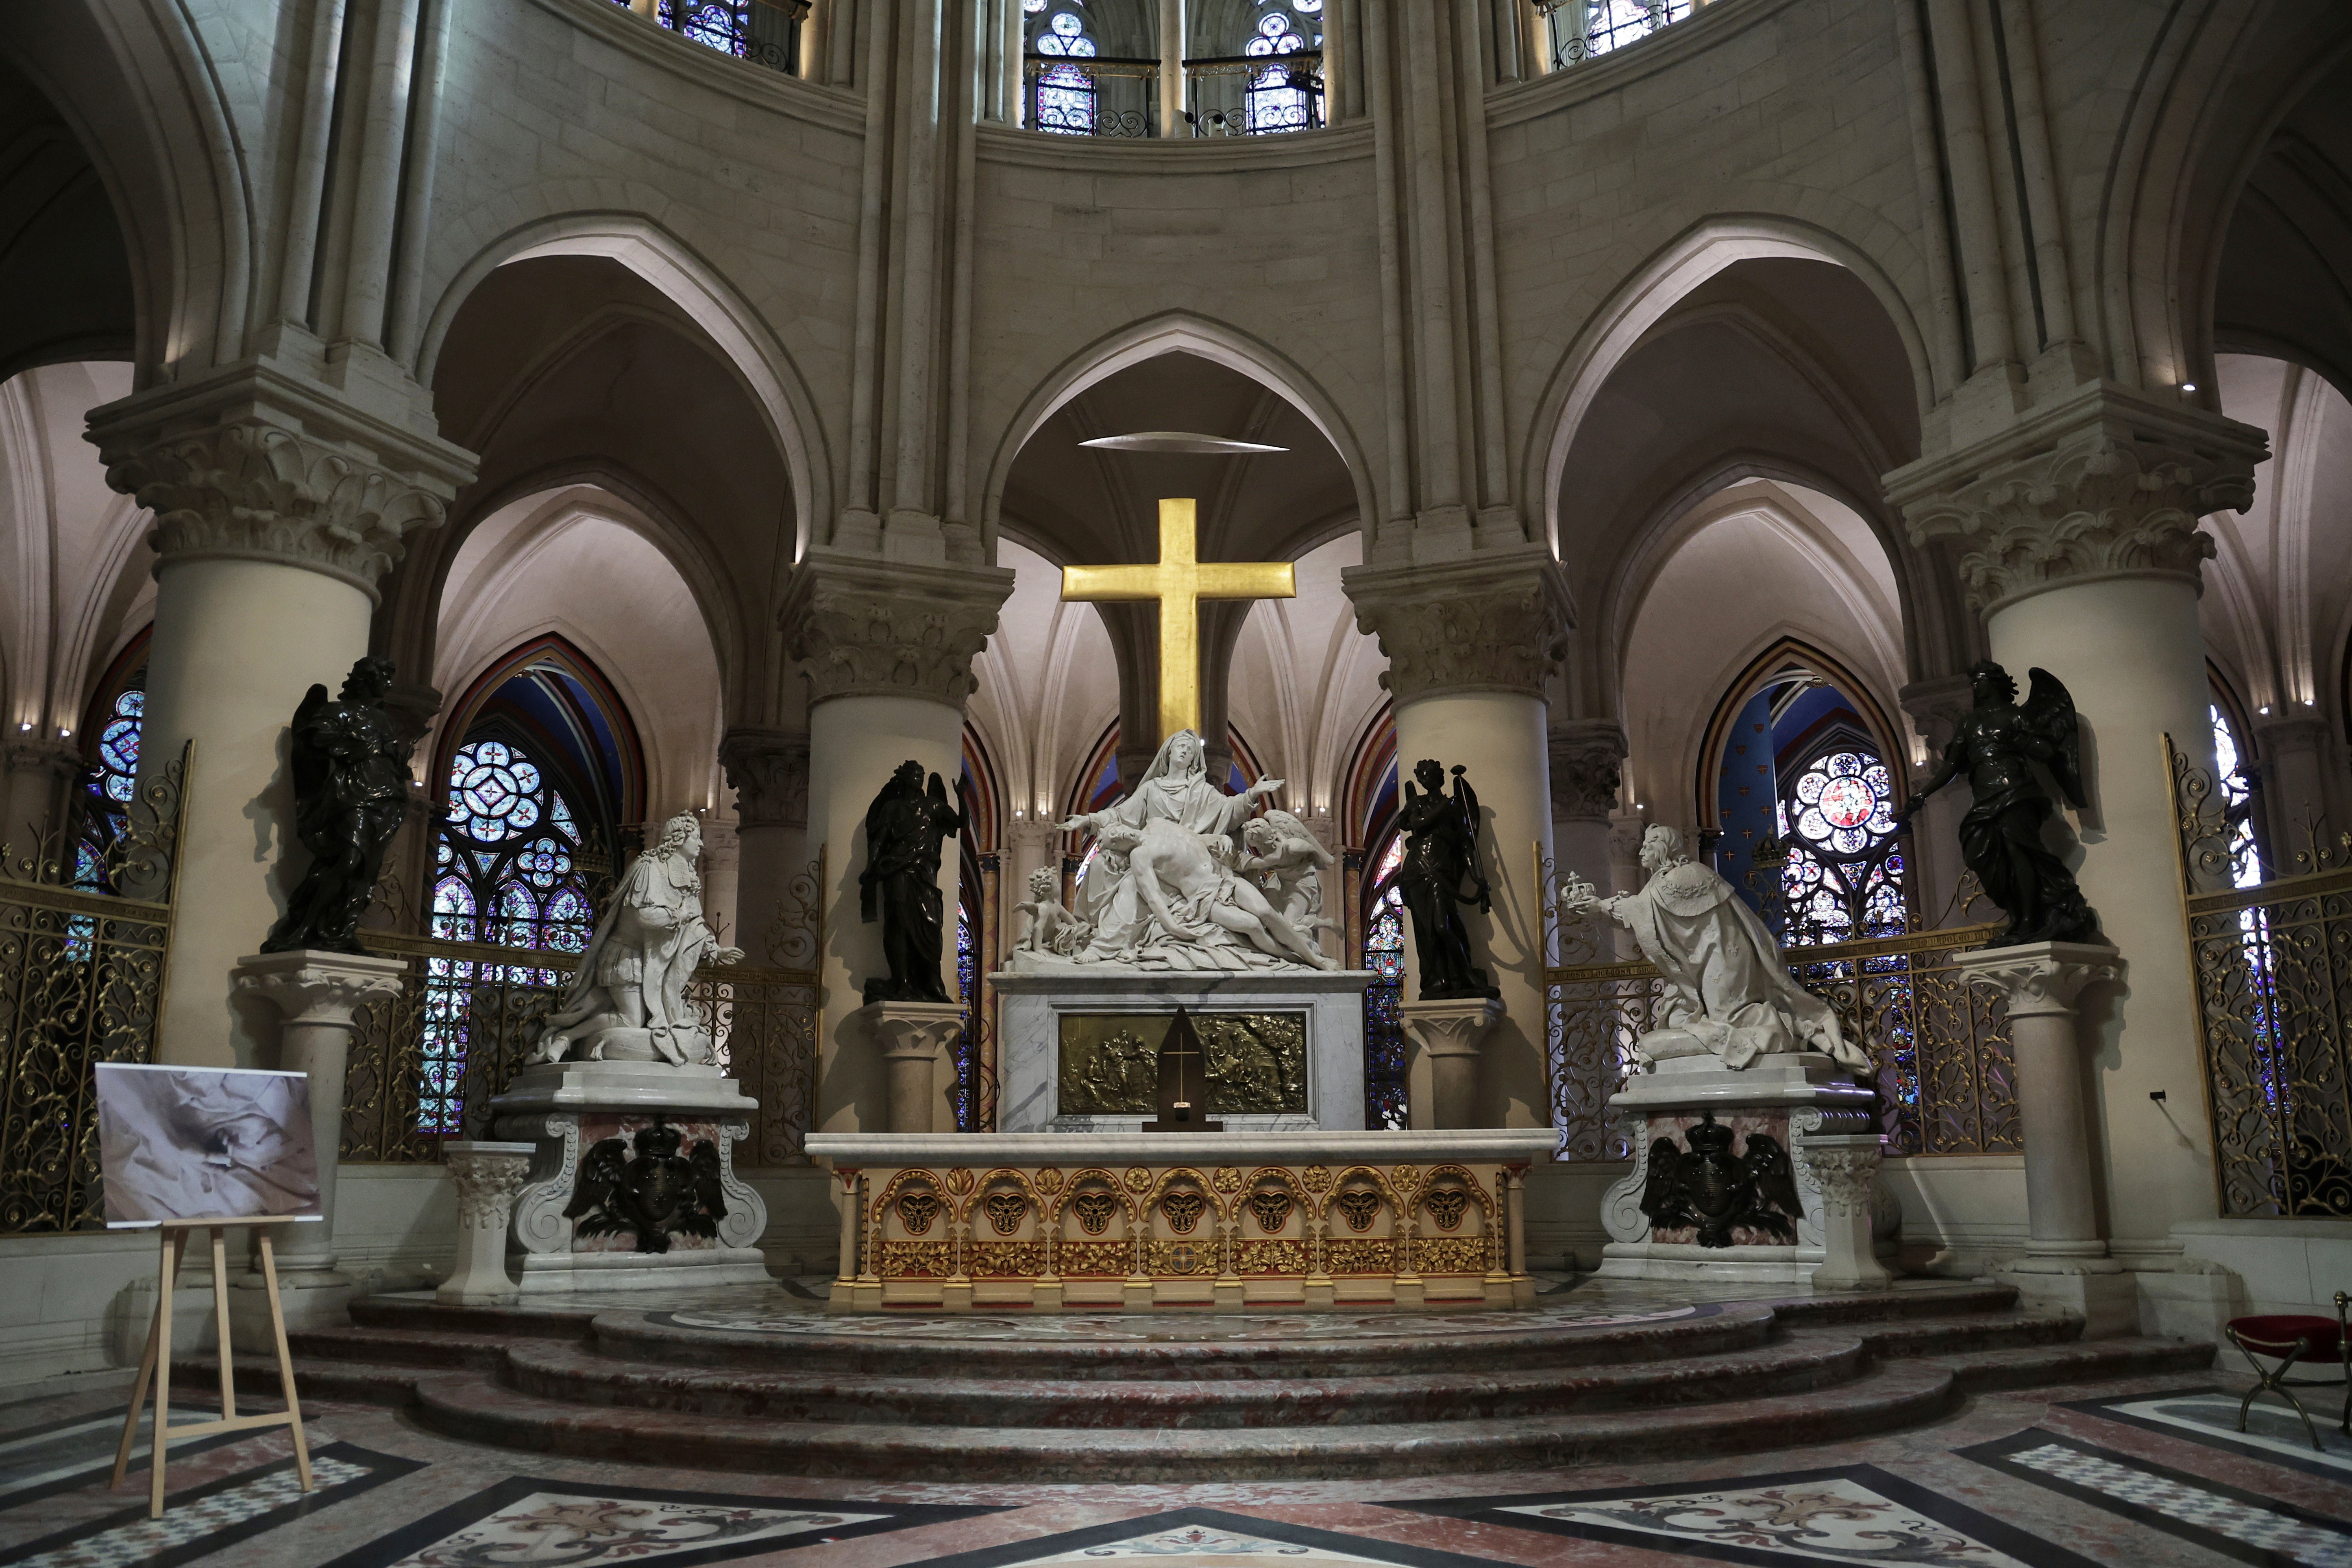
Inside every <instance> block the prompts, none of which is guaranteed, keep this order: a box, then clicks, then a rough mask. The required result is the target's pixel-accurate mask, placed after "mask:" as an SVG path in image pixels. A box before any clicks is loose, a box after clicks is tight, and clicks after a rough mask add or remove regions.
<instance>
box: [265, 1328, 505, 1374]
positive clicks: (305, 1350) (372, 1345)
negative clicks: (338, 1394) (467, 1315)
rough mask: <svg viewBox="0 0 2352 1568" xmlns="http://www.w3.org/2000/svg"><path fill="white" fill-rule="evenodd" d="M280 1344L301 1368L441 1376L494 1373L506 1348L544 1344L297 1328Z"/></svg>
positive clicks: (498, 1337) (496, 1337)
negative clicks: (365, 1366) (407, 1370)
mask: <svg viewBox="0 0 2352 1568" xmlns="http://www.w3.org/2000/svg"><path fill="white" fill-rule="evenodd" d="M286 1342H287V1344H288V1345H289V1347H290V1348H291V1349H292V1350H293V1352H294V1353H295V1355H296V1356H298V1357H299V1358H301V1359H302V1360H303V1361H304V1362H305V1363H308V1362H311V1361H317V1362H325V1363H352V1362H359V1363H375V1364H379V1365H386V1366H429V1367H438V1368H441V1369H443V1370H445V1371H446V1370H451V1369H455V1368H457V1367H465V1368H468V1369H470V1370H473V1371H477V1372H492V1373H494V1372H496V1371H498V1370H499V1368H500V1367H501V1366H503V1365H505V1364H506V1354H507V1348H508V1347H509V1345H513V1344H518V1343H522V1344H544V1343H548V1341H545V1340H536V1339H530V1340H517V1339H514V1338H511V1337H509V1336H507V1335H504V1334H459V1333H447V1334H443V1333H435V1332H433V1331H431V1330H428V1329H300V1330H291V1331H288V1333H287V1335H286ZM306 1370H307V1367H306Z"/></svg>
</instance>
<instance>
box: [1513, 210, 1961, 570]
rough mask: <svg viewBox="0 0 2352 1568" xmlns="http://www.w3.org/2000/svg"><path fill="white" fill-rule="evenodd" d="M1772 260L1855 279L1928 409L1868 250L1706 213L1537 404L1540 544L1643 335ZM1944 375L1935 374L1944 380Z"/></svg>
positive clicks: (1900, 321)
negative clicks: (1821, 267) (1729, 274)
mask: <svg viewBox="0 0 2352 1568" xmlns="http://www.w3.org/2000/svg"><path fill="white" fill-rule="evenodd" d="M1764 258H1779V259H1786V260H1798V261H1823V262H1827V263H1829V264H1830V265H1832V266H1833V267H1839V268H1844V269H1845V270H1846V271H1848V272H1850V273H1852V274H1853V276H1854V277H1855V278H1856V279H1859V280H1860V281H1861V283H1862V284H1863V286H1864V287H1865V288H1867V289H1869V290H1870V291H1871V293H1872V295H1873V296H1874V297H1875V298H1876V299H1877V300H1878V302H1879V304H1880V305H1881V306H1882V307H1884V308H1885V311H1886V315H1887V319H1888V320H1889V321H1890V322H1891V323H1892V324H1893V325H1894V328H1895V335H1896V336H1897V337H1899V338H1900V339H1901V340H1902V342H1903V353H1904V358H1905V359H1906V362H1908V363H1909V365H1910V369H1911V380H1912V391H1913V395H1915V396H1916V398H1917V399H1918V405H1919V409H1920V411H1921V412H1922V413H1925V412H1926V411H1927V410H1928V409H1929V408H1931V407H1933V406H1934V405H1935V402H1936V397H1937V384H1938V380H1939V377H1938V375H1937V367H1936V366H1935V364H1934V362H1933V360H1932V358H1931V356H1930V355H1929V353H1928V352H1927V340H1926V338H1925V336H1924V335H1923V334H1922V333H1921V332H1920V330H1919V323H1918V321H1917V320H1916V318H1915V317H1914V316H1913V314H1912V311H1911V306H1910V302H1909V301H1908V300H1906V299H1905V298H1904V296H1903V291H1902V290H1901V289H1897V288H1896V287H1895V282H1894V280H1893V279H1890V278H1888V277H1887V275H1886V273H1885V270H1884V269H1883V268H1881V267H1880V266H1879V265H1878V263H1877V262H1876V261H1875V260H1874V259H1873V258H1871V257H1870V256H1869V255H1868V254H1867V253H1865V252H1864V251H1863V250H1862V249H1860V248H1859V247H1856V246H1854V245H1853V244H1852V243H1850V242H1849V241H1847V240H1845V239H1843V238H1842V237H1839V236H1837V235H1835V234H1832V232H1830V231H1829V230H1827V229H1824V228H1820V227H1817V226H1814V225H1811V224H1808V223H1802V222H1800V221H1798V220H1796V219H1794V218H1787V217H1779V216H1769V215H1748V216H1723V217H1715V218H1709V219H1706V220H1705V221H1704V222H1701V223H1699V224H1697V225H1696V226H1693V227H1691V228H1690V229H1688V230H1686V231H1685V232H1684V233H1683V234H1682V235H1681V236H1680V237H1678V238H1676V239H1675V240H1673V241H1672V242H1671V243H1669V244H1668V245H1666V246H1665V247H1664V248H1662V249H1661V250H1659V251H1658V252H1657V254H1656V255H1654V256H1653V257H1652V258H1650V259H1649V261H1648V262H1646V263H1644V264H1643V267H1642V268H1641V269H1640V270H1638V271H1637V272H1635V273H1634V275H1633V277H1631V278H1629V279H1626V281H1625V282H1624V283H1623V284H1622V285H1621V286H1619V288H1618V289H1617V290H1616V291H1615V292H1614V293H1612V295H1610V297H1609V299H1608V300H1607V301H1606V302H1604V303H1603V304H1602V306H1601V309H1600V310H1598V311H1596V312H1594V314H1593V317H1592V319H1591V321H1588V322H1586V323H1585V326H1584V330H1583V331H1580V332H1579V333H1578V334H1577V337H1576V341H1575V342H1572V343H1571V344H1570V346H1569V350H1568V353H1566V354H1565V355H1563V356H1562V357H1561V360H1560V363H1559V365H1558V367H1557V368H1555V369H1554V371H1553V372H1552V374H1551V379H1550V381H1549V383H1548V384H1546V386H1545V389H1544V394H1543V397H1542V399H1541V400H1540V401H1539V402H1538V405H1537V413H1536V419H1535V424H1534V426H1533V430H1534V437H1533V438H1532V439H1530V440H1529V441H1528V452H1527V467H1526V469H1525V473H1524V476H1523V482H1522V484H1521V493H1522V494H1524V495H1527V496H1529V497H1536V498H1540V504H1541V506H1542V515H1543V520H1544V534H1545V539H1546V542H1548V543H1549V545H1550V546H1551V549H1552V552H1553V553H1555V554H1557V553H1558V552H1559V499H1560V496H1559V492H1560V483H1561V479H1562V477H1563V475H1564V474H1565V472H1566V469H1567V466H1568V453H1569V447H1570V445H1571V444H1572V443H1573V442H1574V441H1575V439H1576V432H1577V429H1578V427H1579V426H1580V425H1582V424H1583V422H1584V416H1585V415H1586V414H1587V413H1588V412H1589V411H1590V410H1591V406H1592V400H1593V398H1594V397H1595V396H1597V395H1599V393H1600V391H1601V386H1602V384H1604V383H1605V382H1607V381H1608V379H1609V376H1610V374H1612V372H1613V371H1615V370H1616V368H1617V366H1618V365H1619V364H1620V363H1622V362H1623V361H1624V359H1625V357H1626V355H1627V354H1629V353H1632V352H1633V348H1634V345H1636V344H1637V343H1639V342H1641V340H1642V336H1643V333H1645V332H1647V331H1649V330H1650V329H1651V328H1652V327H1654V326H1655V325H1657V323H1658V322H1659V321H1662V320H1664V318H1665V315H1666V312H1667V311H1669V310H1672V309H1674V307H1675V305H1676V304H1678V303H1680V302H1681V301H1682V300H1683V299H1684V298H1685V297H1686V296H1687V295H1689V294H1690V292H1691V291H1692V290H1693V289H1696V288H1697V287H1698V286H1699V285H1700V284H1702V283H1705V282H1706V280H1707V279H1710V278H1713V277H1714V276H1715V275H1716V274H1717V273H1718V272H1721V271H1723V270H1724V269H1725V268H1727V267H1730V266H1732V265H1733V264H1735V263H1737V262H1741V261H1749V260H1758V259H1764ZM1949 378H1950V373H1949V372H1946V373H1945V374H1944V376H1943V377H1942V378H1940V379H1945V380H1948V379H1949Z"/></svg>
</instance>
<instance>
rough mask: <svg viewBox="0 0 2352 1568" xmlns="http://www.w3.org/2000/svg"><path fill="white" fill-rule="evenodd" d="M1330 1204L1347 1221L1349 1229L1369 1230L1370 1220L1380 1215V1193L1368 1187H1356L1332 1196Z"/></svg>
mask: <svg viewBox="0 0 2352 1568" xmlns="http://www.w3.org/2000/svg"><path fill="white" fill-rule="evenodd" d="M1331 1205H1332V1206H1333V1207H1334V1208H1336V1209H1338V1210H1339V1215H1340V1217H1341V1218H1342V1219H1345V1220H1346V1221H1347V1222H1348V1228H1349V1230H1370V1229H1371V1227H1372V1221H1373V1220H1375V1219H1377V1218H1378V1217H1380V1212H1381V1194H1378V1193H1376V1192H1374V1191H1372V1190H1371V1189H1370V1188H1369V1187H1358V1188H1354V1189H1352V1190H1350V1191H1348V1192H1344V1193H1341V1194H1339V1196H1337V1197H1335V1198H1333V1199H1332V1200H1331Z"/></svg>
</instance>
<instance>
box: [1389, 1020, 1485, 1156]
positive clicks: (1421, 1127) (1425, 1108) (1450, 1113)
mask: <svg viewBox="0 0 2352 1568" xmlns="http://www.w3.org/2000/svg"><path fill="white" fill-rule="evenodd" d="M1397 1016H1398V1017H1399V1018H1400V1019H1401V1020H1402V1022H1403V1024H1404V1034H1405V1040H1406V1042H1407V1045H1408V1047H1409V1049H1410V1053H1411V1054H1410V1055H1409V1056H1408V1057H1407V1058H1406V1062H1405V1081H1406V1084H1407V1085H1408V1101H1409V1106H1408V1114H1409V1115H1410V1117H1411V1122H1410V1125H1411V1126H1412V1130H1413V1131H1416V1132H1423V1131H1434V1130H1436V1129H1439V1128H1447V1127H1471V1126H1475V1125H1476V1118H1477V1110H1478V1050H1479V1047H1480V1046H1481V1045H1482V1044H1483V1043H1484V1042H1485V1040H1486V1031H1487V1030H1489V1029H1491V1028H1493V1027H1494V1026H1495V1020H1496V1019H1497V1018H1500V1017H1501V1016H1503V1004H1502V1003H1501V1002H1500V1001H1498V1000H1496V998H1494V997H1491V996H1472V997H1467V998H1465V999H1463V1000H1459V1001H1453V1002H1404V1003H1400V1004H1399V1005H1398V1006H1397Z"/></svg>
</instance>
